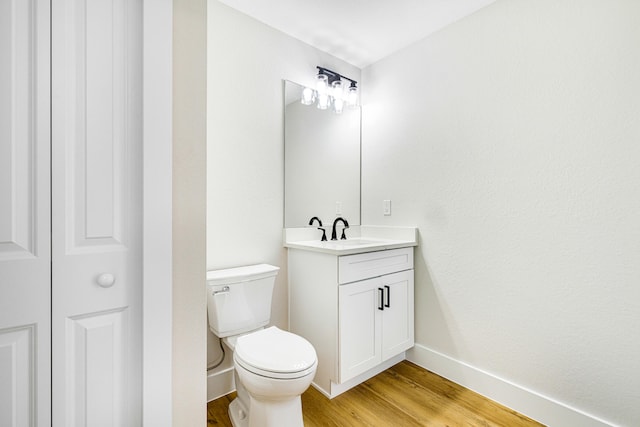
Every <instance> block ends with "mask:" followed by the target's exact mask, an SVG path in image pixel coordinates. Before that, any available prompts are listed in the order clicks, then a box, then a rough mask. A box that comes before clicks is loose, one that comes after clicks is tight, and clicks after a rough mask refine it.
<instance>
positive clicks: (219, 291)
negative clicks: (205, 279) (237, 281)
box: [212, 286, 231, 295]
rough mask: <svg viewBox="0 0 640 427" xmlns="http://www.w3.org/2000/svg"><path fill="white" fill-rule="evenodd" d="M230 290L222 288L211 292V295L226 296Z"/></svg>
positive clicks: (226, 287)
mask: <svg viewBox="0 0 640 427" xmlns="http://www.w3.org/2000/svg"><path fill="white" fill-rule="evenodd" d="M230 290H231V289H230V288H229V287H228V286H223V287H222V289H220V290H217V291H213V292H212V294H213V295H218V294H227V293H229V291H230Z"/></svg>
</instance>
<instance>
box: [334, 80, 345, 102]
mask: <svg viewBox="0 0 640 427" xmlns="http://www.w3.org/2000/svg"><path fill="white" fill-rule="evenodd" d="M343 90H344V86H343V84H342V80H336V81H335V82H333V83H331V96H333V98H334V99H338V98H340V99H342V98H343V96H344V92H343Z"/></svg>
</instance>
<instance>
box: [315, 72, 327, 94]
mask: <svg viewBox="0 0 640 427" xmlns="http://www.w3.org/2000/svg"><path fill="white" fill-rule="evenodd" d="M328 88H329V83H328V79H327V75H326V74H318V76H317V77H316V91H317V92H318V96H320V95H326V94H327V91H328Z"/></svg>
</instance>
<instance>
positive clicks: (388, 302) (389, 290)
mask: <svg viewBox="0 0 640 427" xmlns="http://www.w3.org/2000/svg"><path fill="white" fill-rule="evenodd" d="M384 288H385V289H386V290H387V303H386V304H385V305H384V306H385V307H390V306H391V289H389V286H387V285H384Z"/></svg>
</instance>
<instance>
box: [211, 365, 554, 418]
mask: <svg viewBox="0 0 640 427" xmlns="http://www.w3.org/2000/svg"><path fill="white" fill-rule="evenodd" d="M234 397H235V393H232V394H231V395H227V396H224V397H221V398H220V399H217V400H214V401H211V402H209V404H208V414H209V420H208V422H209V424H208V425H209V426H223V427H232V426H231V422H230V421H229V418H228V415H227V407H228V406H229V403H230V402H231V400H233V398H234ZM302 412H303V418H304V424H305V426H306V427H341V426H354V427H356V426H362V427H373V426H376V427H380V426H402V427H419V426H429V427H450V426H486V427H498V426H509V427H539V426H542V424H539V423H537V422H535V421H533V420H531V419H529V418H527V417H525V416H523V415H521V414H519V413H517V412H515V411H513V410H511V409H509V408H506V407H504V406H502V405H500V404H498V403H496V402H494V401H492V400H489V399H487V398H485V397H483V396H481V395H479V394H477V393H475V392H473V391H471V390H468V389H466V388H464V387H462V386H460V385H458V384H455V383H453V382H451V381H449V380H447V379H445V378H443V377H440V376H438V375H436V374H434V373H432V372H429V371H427V370H425V369H422V368H421V367H419V366H417V365H414V364H413V363H411V362H408V361H403V362H400V363H398V364H397V365H395V366H393V367H391V368H389V369H387V370H386V371H384V372H382V373H381V374H379V375H377V376H375V377H373V378H371V379H369V380H368V381H365V382H364V383H362V384H360V385H358V386H357V387H354V388H352V389H351V390H349V391H347V392H346V393H343V394H341V395H340V396H338V397H336V398H334V399H332V400H329V399H327V398H326V397H325V396H324V395H323V394H322V393H320V392H319V391H318V390H316V389H314V388H313V387H310V388H309V389H308V390H307V391H306V392H305V393H304V394H303V395H302Z"/></svg>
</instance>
